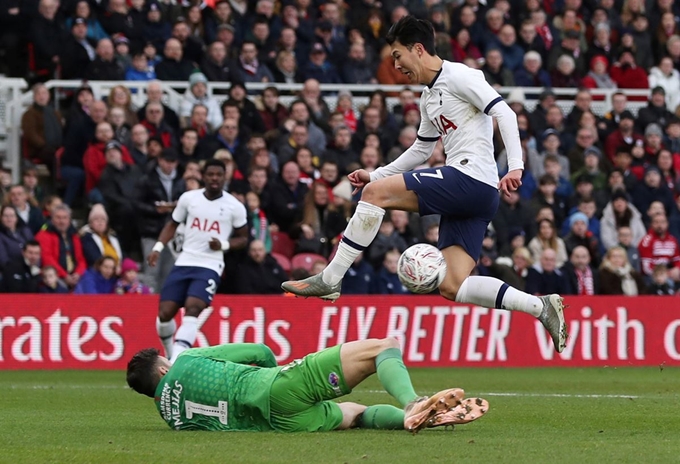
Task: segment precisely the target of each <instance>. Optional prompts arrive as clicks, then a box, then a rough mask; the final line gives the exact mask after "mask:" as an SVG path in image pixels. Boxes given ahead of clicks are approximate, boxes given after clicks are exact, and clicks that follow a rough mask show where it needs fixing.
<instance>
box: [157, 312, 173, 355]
mask: <svg viewBox="0 0 680 464" xmlns="http://www.w3.org/2000/svg"><path fill="white" fill-rule="evenodd" d="M175 330H177V323H176V322H175V320H174V319H170V320H169V321H168V322H161V320H160V319H158V318H156V332H158V337H159V338H160V339H161V343H163V348H165V357H166V358H168V359H170V357H171V356H172V336H173V335H175Z"/></svg>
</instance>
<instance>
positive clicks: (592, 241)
mask: <svg viewBox="0 0 680 464" xmlns="http://www.w3.org/2000/svg"><path fill="white" fill-rule="evenodd" d="M588 223H589V220H588V216H586V215H585V214H584V213H582V212H580V211H579V212H576V213H574V214H572V215H571V216H570V217H569V230H570V232H569V234H568V235H567V236H566V237H565V238H564V244H565V245H566V247H567V253H569V255H570V256H571V255H572V254H573V252H574V250H575V249H576V248H577V247H579V246H583V247H585V248H586V250H588V252H589V253H590V262H591V263H592V264H593V265H594V266H598V265H599V264H600V251H599V248H600V244H599V242H598V240H597V238H595V235H594V234H593V233H592V232H590V231H589V230H588Z"/></svg>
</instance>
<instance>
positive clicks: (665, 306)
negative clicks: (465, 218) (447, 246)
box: [0, 295, 680, 370]
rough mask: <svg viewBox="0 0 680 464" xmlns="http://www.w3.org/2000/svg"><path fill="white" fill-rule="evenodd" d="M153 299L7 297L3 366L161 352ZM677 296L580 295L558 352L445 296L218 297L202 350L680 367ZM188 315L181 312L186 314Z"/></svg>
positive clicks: (84, 365) (105, 360)
mask: <svg viewBox="0 0 680 464" xmlns="http://www.w3.org/2000/svg"><path fill="white" fill-rule="evenodd" d="M157 298H158V297H154V296H109V295H107V296H65V297H61V296H60V297H58V298H55V297H52V296H47V295H45V296H33V295H31V296H30V298H28V297H27V296H26V295H3V297H2V305H1V306H0V307H1V308H2V309H1V310H0V370H2V369H124V368H125V366H126V363H127V361H128V359H129V358H130V357H131V356H132V355H133V354H134V353H135V352H136V351H137V350H139V349H142V348H146V347H150V346H155V347H159V348H160V342H159V340H158V337H157V336H156V330H155V323H154V320H155V317H156V307H157V304H158V299H157ZM677 301H678V300H677V299H676V298H669V297H637V298H621V297H571V298H568V301H567V302H568V303H569V305H570V306H569V308H568V309H567V310H566V315H567V320H568V324H569V332H570V334H571V337H570V339H569V343H568V345H567V348H566V349H565V351H564V352H563V353H561V354H557V353H555V352H554V350H553V346H552V341H551V340H550V337H549V336H548V334H547V333H546V332H545V331H544V329H543V327H542V326H541V324H540V323H539V322H537V321H536V320H535V319H533V318H531V317H529V316H527V315H525V314H520V313H511V312H508V311H499V310H489V309H486V308H481V307H474V306H470V305H461V304H455V303H454V304H450V302H447V301H446V300H444V299H442V298H439V297H419V296H406V297H404V296H400V297H396V296H395V297H381V298H370V297H365V296H348V297H343V298H342V300H341V301H340V302H338V303H327V302H323V301H321V300H316V299H310V300H293V299H290V298H285V297H262V296H225V295H218V296H216V297H215V300H214V305H213V306H212V307H210V308H208V309H207V310H206V311H204V312H203V313H202V314H201V316H200V318H199V326H200V332H199V334H198V338H197V343H196V345H197V346H208V345H215V344H220V343H234V342H259V343H262V342H264V343H266V344H267V345H269V346H270V347H271V348H272V350H273V351H274V353H275V355H276V357H277V360H278V361H279V363H286V362H290V361H292V360H293V359H295V358H300V357H302V356H304V355H305V354H307V353H310V352H313V351H317V350H320V349H323V348H326V347H329V346H332V345H336V344H338V343H342V342H345V341H351V340H358V339H365V338H369V337H387V336H390V337H396V338H397V339H398V340H399V341H400V342H401V345H402V348H403V351H404V358H405V361H406V363H407V364H408V365H409V366H415V367H444V366H466V367H470V366H480V367H548V366H564V367H587V366H651V365H654V366H657V365H658V366H663V365H676V366H677V365H680V311H678V309H677V308H678V305H677ZM179 317H180V316H178V318H179Z"/></svg>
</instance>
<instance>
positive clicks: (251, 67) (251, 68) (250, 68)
mask: <svg viewBox="0 0 680 464" xmlns="http://www.w3.org/2000/svg"><path fill="white" fill-rule="evenodd" d="M241 66H243V69H244V70H245V71H246V72H247V73H248V74H250V75H251V76H254V75H255V74H257V68H259V67H260V62H259V61H258V60H257V58H255V59H254V60H253V62H252V63H250V64H248V63H245V62H244V61H243V59H241Z"/></svg>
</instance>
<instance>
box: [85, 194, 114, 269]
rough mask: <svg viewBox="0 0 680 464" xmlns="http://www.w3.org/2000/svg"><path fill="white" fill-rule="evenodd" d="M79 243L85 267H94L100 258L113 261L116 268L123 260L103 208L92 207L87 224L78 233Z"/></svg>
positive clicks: (101, 206)
mask: <svg viewBox="0 0 680 464" xmlns="http://www.w3.org/2000/svg"><path fill="white" fill-rule="evenodd" d="M79 234H80V242H81V243H82V246H83V255H84V256H85V261H86V262H87V266H88V267H91V266H94V264H95V262H96V261H97V260H98V259H100V258H101V257H102V256H109V257H111V258H113V259H114V261H115V264H116V266H118V265H119V263H120V262H121V259H122V258H123V251H122V250H121V248H120V242H119V241H118V238H117V237H116V234H115V232H113V231H112V230H111V229H110V228H109V216H108V214H106V210H105V209H104V206H103V205H101V204H97V205H94V206H93V207H92V210H90V214H89V216H88V219H87V224H86V225H84V226H83V227H82V228H81V229H80V231H79Z"/></svg>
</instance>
